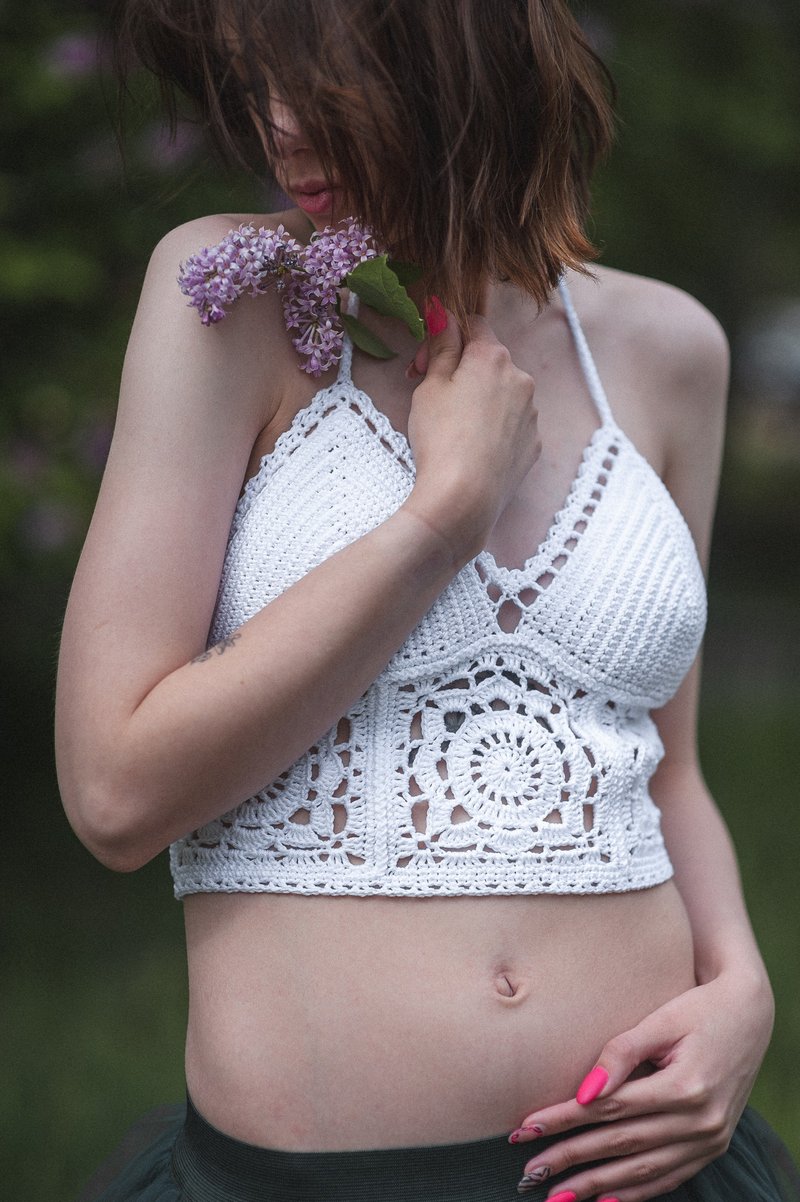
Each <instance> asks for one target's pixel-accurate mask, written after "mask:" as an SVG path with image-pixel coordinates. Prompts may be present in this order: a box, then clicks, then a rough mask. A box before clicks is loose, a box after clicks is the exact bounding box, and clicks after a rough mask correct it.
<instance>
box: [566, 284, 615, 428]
mask: <svg viewBox="0 0 800 1202" xmlns="http://www.w3.org/2000/svg"><path fill="white" fill-rule="evenodd" d="M558 291H559V292H560V293H561V300H562V301H563V303H564V311H565V313H566V315H567V321H568V322H569V328H570V330H571V332H572V337H573V340H574V342H575V349H576V350H577V352H578V359H579V360H580V364H581V370H582V372H583V377H584V379H585V380H586V385H587V387H588V389H589V392H590V394H591V397H592V400H593V401H594V403H595V405H596V407H597V412H598V413H599V414H600V420H601V422H602V423H603V425H604V426H605V425H610V424H612V423H613V421H614V415H613V413H612V412H611V406H610V405H609V403H608V398H607V397H606V393H605V389H604V388H603V385H602V383H601V381H600V375H599V373H598V371H597V367H596V365H595V361H594V359H593V358H592V352H591V351H590V350H589V344H588V342H587V341H586V335H585V334H584V332H583V327H582V326H581V323H580V321H579V320H578V314H577V313H576V312H575V306H574V304H573V303H572V297H571V296H570V292H569V288H568V287H567V284H566V280H565V279H564V278H563V276H562V278H561V279H560V280H559V282H558Z"/></svg>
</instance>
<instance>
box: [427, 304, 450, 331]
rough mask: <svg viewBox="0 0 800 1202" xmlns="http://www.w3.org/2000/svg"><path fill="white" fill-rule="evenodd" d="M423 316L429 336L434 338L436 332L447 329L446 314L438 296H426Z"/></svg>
mask: <svg viewBox="0 0 800 1202" xmlns="http://www.w3.org/2000/svg"><path fill="white" fill-rule="evenodd" d="M424 316H425V324H426V326H427V327H428V333H429V334H430V335H431V337H433V338H435V337H436V335H437V334H441V332H442V330H446V329H447V314H446V313H445V310H444V305H443V304H442V302H441V301H440V300H439V297H438V296H429V297H428V301H427V304H426V305H425V313H424Z"/></svg>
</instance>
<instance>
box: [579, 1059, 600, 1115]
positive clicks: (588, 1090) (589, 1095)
mask: <svg viewBox="0 0 800 1202" xmlns="http://www.w3.org/2000/svg"><path fill="white" fill-rule="evenodd" d="M607 1081H608V1073H607V1072H606V1070H605V1069H604V1068H602V1067H601V1066H600V1065H599V1064H596V1065H595V1067H594V1068H593V1069H592V1071H591V1072H590V1073H588V1074H587V1075H586V1076H585V1077H584V1079H583V1080H582V1081H581V1083H580V1086H579V1087H578V1092H577V1094H576V1095H575V1100H576V1101H577V1102H580V1104H581V1106H588V1105H589V1103H590V1102H593V1101H594V1100H595V1098H599V1097H600V1094H601V1093H602V1092H603V1089H604V1087H605V1085H606V1083H607Z"/></svg>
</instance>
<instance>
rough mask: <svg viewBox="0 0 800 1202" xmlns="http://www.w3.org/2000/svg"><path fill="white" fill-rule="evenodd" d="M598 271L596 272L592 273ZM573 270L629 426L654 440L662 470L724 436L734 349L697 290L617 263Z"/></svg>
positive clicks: (616, 404) (573, 283) (603, 371)
mask: <svg viewBox="0 0 800 1202" xmlns="http://www.w3.org/2000/svg"><path fill="white" fill-rule="evenodd" d="M592 277H593V278H592ZM592 277H582V276H579V275H576V274H572V275H571V276H570V288H571V290H572V293H573V297H574V300H575V305H576V308H577V309H578V312H579V315H580V318H581V321H582V323H583V325H584V330H585V332H586V337H587V339H588V341H589V345H590V347H591V349H592V353H593V355H594V356H595V359H596V361H597V366H598V370H599V372H600V376H601V379H602V380H603V382H604V384H605V386H606V391H607V392H608V394H609V398H610V400H611V404H612V408H613V409H614V411H615V413H616V416H617V419H618V420H619V421H620V423H621V424H622V426H623V428H626V429H627V428H630V430H631V431H632V433H633V434H634V435H635V436H636V435H638V437H639V438H642V439H646V441H647V443H648V444H649V448H654V447H655V446H656V445H658V447H659V451H660V453H657V452H656V451H655V450H654V451H653V457H654V458H656V457H657V458H658V459H659V461H660V463H661V465H662V470H663V471H666V470H667V469H668V466H669V465H670V464H674V463H675V462H676V460H678V459H681V458H683V457H685V456H686V455H687V449H688V447H689V445H690V444H696V445H701V444H705V446H706V448H707V450H709V451H710V450H711V449H712V448H714V450H715V453H716V448H717V447H718V445H719V443H720V441H721V436H722V435H721V431H722V429H723V426H724V420H725V409H726V402H727V393H728V377H729V364H730V355H729V348H728V340H727V338H726V336H725V333H724V331H723V329H722V327H721V325H720V324H719V322H718V321H717V319H716V318H715V317H714V316H713V314H712V313H710V312H709V310H708V309H707V308H706V307H705V306H704V305H702V304H701V303H700V302H699V301H698V300H696V299H695V298H694V297H693V296H690V295H689V294H688V293H687V292H684V291H683V290H682V289H680V288H676V287H674V286H673V285H671V284H665V283H662V282H661V281H660V280H653V279H647V278H645V277H643V276H639V275H633V274H631V273H630V272H625V271H618V270H616V269H615V268H610V267H593V268H592Z"/></svg>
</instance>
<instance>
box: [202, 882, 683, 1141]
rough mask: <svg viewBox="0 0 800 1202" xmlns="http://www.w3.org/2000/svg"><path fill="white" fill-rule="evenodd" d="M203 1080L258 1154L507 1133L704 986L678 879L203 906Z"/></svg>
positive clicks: (206, 902) (268, 898) (220, 1121)
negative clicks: (601, 888) (616, 887)
mask: <svg viewBox="0 0 800 1202" xmlns="http://www.w3.org/2000/svg"><path fill="white" fill-rule="evenodd" d="M185 917H186V930H187V940H188V953H189V983H190V1007H189V1029H188V1036H187V1049H186V1052H187V1056H186V1073H187V1086H188V1090H189V1093H190V1095H191V1097H192V1100H193V1102H194V1103H195V1105H196V1106H197V1108H198V1109H199V1110H200V1112H201V1113H202V1114H203V1115H204V1116H205V1117H206V1118H207V1119H208V1121H209V1122H211V1123H212V1124H213V1125H214V1126H216V1127H218V1128H219V1129H220V1130H222V1131H224V1132H226V1133H227V1134H229V1135H232V1136H234V1137H235V1138H238V1139H241V1140H244V1141H246V1142H248V1143H255V1144H260V1145H262V1146H266V1147H273V1148H281V1149H286V1150H293V1151H337V1150H343V1149H366V1148H378V1147H397V1146H406V1145H421V1144H437V1143H455V1142H459V1141H466V1140H473V1139H481V1138H485V1137H487V1136H492V1135H498V1134H500V1133H507V1132H509V1131H511V1130H512V1129H513V1128H514V1127H517V1126H519V1124H520V1122H521V1121H522V1120H523V1119H524V1118H525V1116H526V1115H528V1114H530V1113H531V1112H532V1111H533V1110H535V1109H537V1108H539V1107H541V1106H546V1105H549V1104H551V1103H554V1102H558V1101H564V1100H566V1099H568V1098H569V1097H571V1096H574V1094H575V1090H576V1088H577V1086H578V1084H579V1083H580V1081H581V1080H582V1078H583V1076H584V1075H585V1074H586V1073H587V1072H588V1071H589V1069H591V1068H592V1066H593V1065H594V1063H595V1061H596V1058H597V1056H598V1053H599V1052H600V1050H601V1048H602V1047H603V1045H604V1043H605V1042H606V1041H607V1040H608V1039H609V1038H610V1037H611V1036H613V1035H615V1034H618V1033H619V1032H621V1031H624V1030H626V1029H627V1028H629V1027H631V1026H633V1025H634V1024H635V1023H637V1022H638V1021H639V1020H640V1019H642V1018H643V1017H644V1016H645V1015H646V1014H648V1013H649V1012H650V1011H652V1010H653V1009H655V1008H656V1007H658V1006H659V1005H661V1004H663V1003H664V1002H665V1001H667V1000H668V999H669V998H671V997H674V996H675V995H676V994H678V993H681V992H683V991H684V990H686V989H688V988H690V987H691V986H692V985H693V983H694V974H693V954H692V941H691V933H690V929H689V923H688V919H687V916H686V912H685V909H684V906H683V903H682V901H681V898H680V895H679V894H678V891H677V889H676V887H675V885H674V883H673V882H671V881H669V882H667V883H666V884H664V885H659V886H657V887H656V888H653V889H645V890H641V891H637V892H633V893H623V894H608V895H604V896H599V897H598V896H518V897H497V896H494V897H433V898H392V897H383V898H378V897H303V896H299V895H295V894H255V895H253V894H196V895H193V896H190V897H188V898H187V899H186V901H185Z"/></svg>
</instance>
